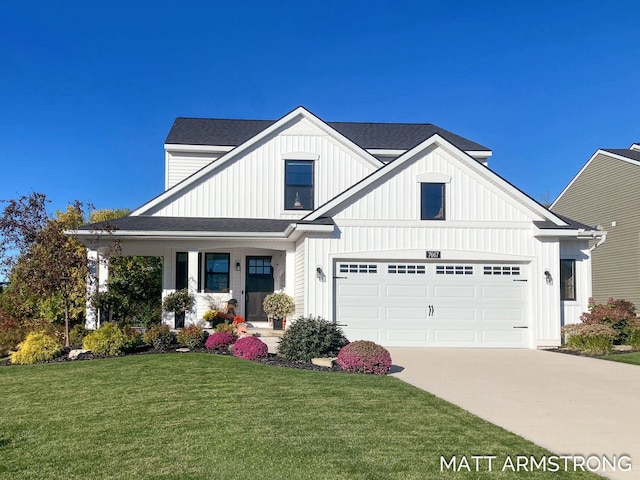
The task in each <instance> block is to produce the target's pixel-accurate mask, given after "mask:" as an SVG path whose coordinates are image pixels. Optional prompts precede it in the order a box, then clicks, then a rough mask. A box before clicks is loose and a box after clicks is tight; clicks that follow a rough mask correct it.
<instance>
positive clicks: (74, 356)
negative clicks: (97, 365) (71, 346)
mask: <svg viewBox="0 0 640 480" xmlns="http://www.w3.org/2000/svg"><path fill="white" fill-rule="evenodd" d="M87 353H91V350H83V349H82V348H77V349H75V350H71V351H70V352H69V360H78V358H82V355H85V354H87Z"/></svg>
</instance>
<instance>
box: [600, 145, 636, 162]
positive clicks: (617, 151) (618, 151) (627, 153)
mask: <svg viewBox="0 0 640 480" xmlns="http://www.w3.org/2000/svg"><path fill="white" fill-rule="evenodd" d="M602 150H603V151H605V152H609V153H613V154H614V155H620V156H621V157H626V158H630V159H631V160H637V161H638V162H640V151H638V150H628V149H626V148H603V149H602Z"/></svg>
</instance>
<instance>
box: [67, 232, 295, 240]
mask: <svg viewBox="0 0 640 480" xmlns="http://www.w3.org/2000/svg"><path fill="white" fill-rule="evenodd" d="M65 233H66V234H68V235H75V236H77V237H90V236H94V235H96V232H95V231H91V230H80V231H68V232H65ZM107 235H108V236H109V238H114V239H119V238H146V239H150V238H153V239H176V238H179V239H189V238H222V237H223V238H265V239H274V238H286V235H285V233H284V232H188V231H160V230H157V231H154V230H149V231H143V230H116V231H114V232H110V233H108V234H107Z"/></svg>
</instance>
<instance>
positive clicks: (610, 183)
mask: <svg viewBox="0 0 640 480" xmlns="http://www.w3.org/2000/svg"><path fill="white" fill-rule="evenodd" d="M639 186H640V142H638V143H634V144H633V145H631V146H630V147H629V148H628V149H600V150H598V151H597V152H595V153H594V154H593V155H592V156H591V158H590V159H589V161H588V162H587V163H586V164H585V165H584V167H582V169H581V170H580V171H579V172H578V174H577V175H576V176H575V177H574V178H573V180H571V182H570V183H569V185H567V187H566V188H565V189H564V190H563V191H562V193H561V194H560V195H559V196H558V198H557V199H556V200H555V201H554V202H553V204H552V205H551V210H552V211H554V212H555V213H558V214H560V215H567V216H569V217H571V218H574V219H576V220H577V221H580V222H582V223H586V224H587V225H593V226H597V227H598V228H599V229H600V230H605V231H606V232H607V241H606V242H605V243H604V244H602V246H600V247H598V248H597V249H595V250H594V252H593V261H592V268H593V297H594V299H595V300H596V302H598V303H600V302H605V301H606V300H607V298H609V297H614V298H622V299H625V300H629V301H631V302H633V303H634V304H635V305H637V306H640V205H639V202H638V197H636V196H635V194H636V193H637V192H638V187H639Z"/></svg>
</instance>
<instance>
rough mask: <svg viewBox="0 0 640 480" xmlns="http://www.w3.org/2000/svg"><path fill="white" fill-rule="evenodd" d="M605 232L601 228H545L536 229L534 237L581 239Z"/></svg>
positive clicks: (600, 235)
mask: <svg viewBox="0 0 640 480" xmlns="http://www.w3.org/2000/svg"><path fill="white" fill-rule="evenodd" d="M606 234H607V232H605V231H603V230H583V229H568V228H545V229H538V231H537V232H535V233H534V235H533V236H534V237H572V238H577V239H581V240H589V239H595V238H601V237H603V236H605V235H606Z"/></svg>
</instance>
